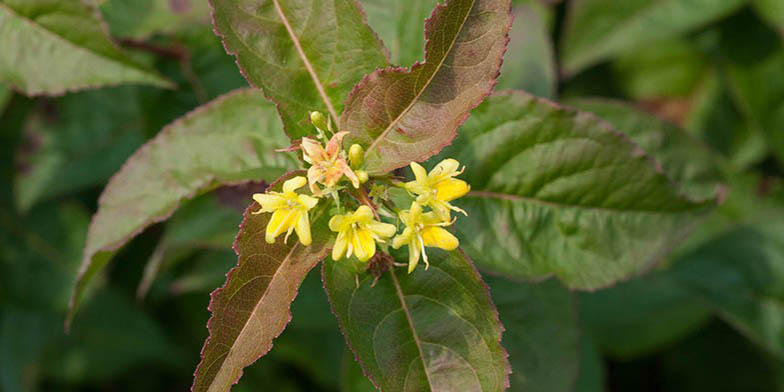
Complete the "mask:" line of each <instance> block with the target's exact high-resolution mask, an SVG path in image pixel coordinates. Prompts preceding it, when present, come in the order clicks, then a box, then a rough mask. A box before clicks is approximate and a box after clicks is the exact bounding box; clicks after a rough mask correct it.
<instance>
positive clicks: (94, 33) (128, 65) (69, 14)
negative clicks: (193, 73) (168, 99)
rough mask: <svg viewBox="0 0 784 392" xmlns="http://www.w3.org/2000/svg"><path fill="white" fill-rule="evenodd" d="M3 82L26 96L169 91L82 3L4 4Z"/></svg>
mask: <svg viewBox="0 0 784 392" xmlns="http://www.w3.org/2000/svg"><path fill="white" fill-rule="evenodd" d="M0 52H2V53H3V55H2V56H0V81H2V82H4V83H8V84H9V85H11V86H13V87H15V88H16V89H18V90H19V91H22V92H24V93H25V94H28V95H40V94H62V93H64V92H66V91H74V90H78V89H84V88H97V87H104V86H113V85H117V84H122V83H136V84H149V85H155V86H159V87H171V86H172V84H171V82H169V81H167V80H166V79H164V78H163V77H162V76H160V75H159V74H158V73H157V72H156V71H155V70H153V69H150V68H148V67H146V66H143V65H141V64H138V63H136V62H135V61H133V60H131V58H129V57H128V56H127V55H126V54H125V53H124V52H123V51H122V50H120V48H119V47H117V45H116V44H115V43H114V42H112V40H111V38H110V37H109V34H108V33H107V29H106V26H105V25H104V24H103V21H102V20H101V19H100V15H99V14H98V12H97V11H96V10H95V9H93V8H92V7H90V6H88V5H86V4H84V3H83V2H82V1H80V0H60V1H55V0H0Z"/></svg>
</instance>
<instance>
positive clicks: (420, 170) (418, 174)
mask: <svg viewBox="0 0 784 392" xmlns="http://www.w3.org/2000/svg"><path fill="white" fill-rule="evenodd" d="M411 171H413V172H414V177H415V178H416V181H417V182H418V183H420V184H423V185H424V184H427V170H425V168H424V167H422V165H420V164H418V163H416V162H411Z"/></svg>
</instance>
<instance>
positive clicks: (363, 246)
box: [353, 230, 376, 261]
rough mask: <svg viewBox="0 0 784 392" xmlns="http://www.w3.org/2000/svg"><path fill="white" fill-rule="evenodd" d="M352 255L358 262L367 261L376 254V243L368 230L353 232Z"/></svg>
mask: <svg viewBox="0 0 784 392" xmlns="http://www.w3.org/2000/svg"><path fill="white" fill-rule="evenodd" d="M353 239H354V241H353V243H354V253H355V254H356V255H357V259H359V261H368V260H369V259H370V258H371V257H373V255H374V254H376V241H375V240H373V237H372V236H371V235H370V230H355V231H354V238H353Z"/></svg>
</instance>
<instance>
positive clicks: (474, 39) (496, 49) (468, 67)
mask: <svg viewBox="0 0 784 392" xmlns="http://www.w3.org/2000/svg"><path fill="white" fill-rule="evenodd" d="M509 4H510V3H509V0H453V1H450V2H449V3H448V4H446V5H439V6H437V7H436V8H435V10H434V11H433V14H432V15H431V16H430V18H428V20H427V25H426V26H425V38H426V42H427V44H426V47H425V62H424V63H418V64H415V65H413V66H411V68H410V69H402V68H389V69H385V70H379V71H376V72H374V73H372V74H370V75H368V76H367V77H365V79H363V80H362V82H361V83H360V84H359V85H358V86H357V88H356V89H354V90H353V91H352V92H351V95H350V96H349V98H348V100H347V101H346V110H345V111H344V112H343V114H342V115H341V117H340V129H341V130H345V131H349V132H351V133H350V134H349V135H348V137H347V139H346V141H347V142H348V143H359V144H360V145H362V146H364V147H365V156H366V158H365V161H366V163H365V165H366V169H367V171H368V172H369V173H371V174H384V173H386V172H388V171H390V170H392V169H396V168H399V167H402V166H406V165H408V164H409V163H410V162H411V161H423V160H425V159H427V158H429V157H430V156H432V155H434V154H436V153H438V151H440V150H441V148H443V147H444V146H446V145H448V144H449V143H450V142H451V141H452V139H454V137H455V132H456V131H457V127H458V126H459V125H460V124H461V123H462V122H463V121H465V118H466V116H468V113H469V111H470V110H471V109H473V108H474V107H475V106H476V105H478V104H479V103H480V102H482V100H483V99H484V98H485V97H486V96H487V95H488V94H489V93H490V92H491V91H492V89H493V86H494V85H495V79H496V77H498V72H499V68H500V66H501V60H502V57H503V54H504V51H505V49H506V44H507V40H508V38H507V33H508V32H509V24H510V23H511V19H510V15H509Z"/></svg>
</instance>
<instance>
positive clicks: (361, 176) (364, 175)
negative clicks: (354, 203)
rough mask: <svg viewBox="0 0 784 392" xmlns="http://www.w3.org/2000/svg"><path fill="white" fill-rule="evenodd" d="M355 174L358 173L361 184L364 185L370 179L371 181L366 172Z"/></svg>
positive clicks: (358, 171) (361, 171)
mask: <svg viewBox="0 0 784 392" xmlns="http://www.w3.org/2000/svg"><path fill="white" fill-rule="evenodd" d="M355 146H356V144H355ZM355 173H357V178H359V183H360V184H364V183H366V182H367V181H368V179H370V176H368V172H366V171H364V170H357V171H356V172H355Z"/></svg>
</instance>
